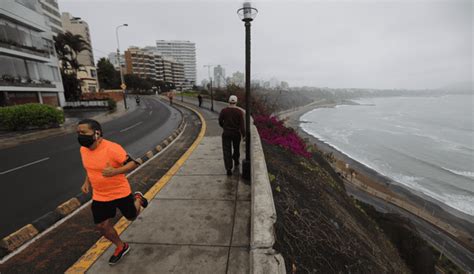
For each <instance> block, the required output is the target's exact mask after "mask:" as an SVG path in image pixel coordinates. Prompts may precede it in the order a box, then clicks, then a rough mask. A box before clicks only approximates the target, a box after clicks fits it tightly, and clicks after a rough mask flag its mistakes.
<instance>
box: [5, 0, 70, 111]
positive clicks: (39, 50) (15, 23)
mask: <svg viewBox="0 0 474 274" xmlns="http://www.w3.org/2000/svg"><path fill="white" fill-rule="evenodd" d="M64 102H65V99H64V89H63V83H62V80H61V76H60V72H59V61H58V58H57V57H56V52H55V50H54V46H53V32H52V31H51V26H50V24H49V20H48V18H47V17H46V16H45V15H44V13H43V9H42V7H41V5H40V2H38V0H2V1H1V6H0V106H5V105H16V104H24V103H44V104H49V105H53V106H63V105H64Z"/></svg>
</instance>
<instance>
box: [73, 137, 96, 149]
mask: <svg viewBox="0 0 474 274" xmlns="http://www.w3.org/2000/svg"><path fill="white" fill-rule="evenodd" d="M77 141H78V142H79V144H80V145H81V146H83V147H87V148H89V147H91V146H92V145H93V144H94V142H95V139H94V134H93V135H84V134H79V135H77Z"/></svg>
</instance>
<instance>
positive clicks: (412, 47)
mask: <svg viewBox="0 0 474 274" xmlns="http://www.w3.org/2000/svg"><path fill="white" fill-rule="evenodd" d="M242 2H243V1H233V0H228V1H226V0H221V1H218V2H217V1H196V0H194V1H159V0H156V1H152V0H148V1H144V0H142V1H140V0H133V1H132V0H130V1H116V0H115V1H111V0H94V1H92V0H59V5H60V9H61V11H63V12H65V11H67V12H70V13H71V14H72V15H73V16H77V17H82V18H83V19H84V20H86V21H87V22H88V24H89V27H90V31H91V36H92V46H93V48H94V55H95V56H94V57H95V59H96V60H98V59H99V58H100V57H103V56H106V55H107V53H109V52H112V51H115V50H116V47H117V45H116V40H115V26H117V25H119V24H122V23H128V24H129V27H128V28H122V29H121V30H120V44H121V45H120V46H121V50H122V51H123V50H124V49H125V48H126V47H128V46H130V45H135V46H140V47H142V46H150V45H154V44H155V40H162V39H163V40H167V39H170V40H190V41H192V42H195V43H196V49H197V51H196V52H197V70H198V82H199V83H200V82H201V80H202V79H203V78H207V77H208V76H207V69H206V68H204V67H203V65H205V64H214V65H217V64H223V65H224V67H225V68H226V74H227V76H230V74H232V73H233V72H234V71H237V70H238V71H241V72H243V71H244V50H245V47H244V38H245V36H244V25H243V22H242V21H240V20H239V18H238V16H237V14H236V11H237V9H238V8H240V7H241V5H242ZM253 4H254V6H255V7H256V8H258V10H259V13H258V16H257V18H256V19H255V20H254V21H253V22H252V77H253V78H258V79H269V78H271V77H276V78H277V79H279V80H281V81H287V82H288V83H289V84H290V86H304V85H306V86H317V87H332V88H344V87H354V88H417V89H418V88H438V87H443V86H446V85H451V84H456V83H459V82H467V81H471V80H472V78H473V71H472V65H473V52H472V51H473V49H472V46H473V34H472V33H473V29H472V28H473V27H472V24H473V4H472V1H470V0H466V1H461V0H449V1H416V2H415V1H411V0H410V1H408V0H403V1H402V0H400V1H377V2H376V1H254V2H253Z"/></svg>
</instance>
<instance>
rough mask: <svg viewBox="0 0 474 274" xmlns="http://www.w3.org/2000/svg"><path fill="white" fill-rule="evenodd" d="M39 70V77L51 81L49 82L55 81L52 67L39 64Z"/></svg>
mask: <svg viewBox="0 0 474 274" xmlns="http://www.w3.org/2000/svg"><path fill="white" fill-rule="evenodd" d="M38 69H39V76H40V78H41V79H44V80H49V81H53V80H54V76H53V71H52V70H51V67H49V66H47V65H45V64H39V63H38Z"/></svg>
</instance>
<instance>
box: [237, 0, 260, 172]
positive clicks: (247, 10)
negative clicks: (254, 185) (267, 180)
mask: <svg viewBox="0 0 474 274" xmlns="http://www.w3.org/2000/svg"><path fill="white" fill-rule="evenodd" d="M257 13H258V10H257V9H256V8H252V5H251V4H250V2H245V3H244V5H243V7H242V8H240V9H239V10H237V14H238V15H239V17H240V19H241V20H242V21H244V22H245V125H246V130H245V133H246V134H245V159H244V161H243V162H242V177H243V178H244V179H247V180H250V177H251V176H250V175H251V173H250V167H251V166H250V104H251V102H250V22H252V20H253V19H254V18H255V17H256V16H257Z"/></svg>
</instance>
